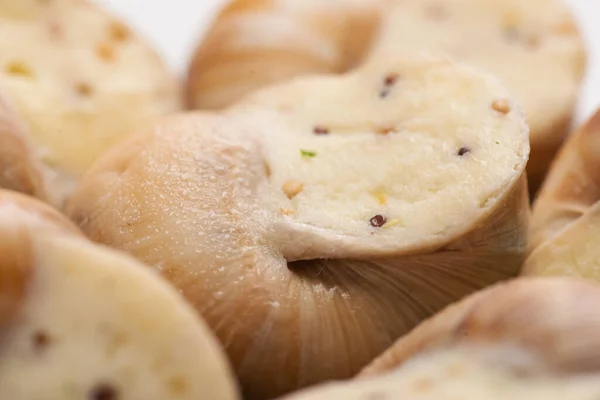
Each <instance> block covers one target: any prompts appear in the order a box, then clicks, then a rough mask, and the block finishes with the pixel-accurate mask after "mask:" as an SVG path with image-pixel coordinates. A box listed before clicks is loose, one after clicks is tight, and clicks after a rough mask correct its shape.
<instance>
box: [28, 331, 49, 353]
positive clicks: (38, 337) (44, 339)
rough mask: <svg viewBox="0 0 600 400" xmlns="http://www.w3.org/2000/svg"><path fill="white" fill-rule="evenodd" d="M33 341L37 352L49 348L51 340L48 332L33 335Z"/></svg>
mask: <svg viewBox="0 0 600 400" xmlns="http://www.w3.org/2000/svg"><path fill="white" fill-rule="evenodd" d="M31 340H32V342H33V347H34V348H35V350H38V351H41V350H44V349H45V348H46V347H48V345H49V344H50V341H51V338H50V335H49V334H48V333H47V332H44V331H37V332H35V333H34V334H33V337H32V338H31Z"/></svg>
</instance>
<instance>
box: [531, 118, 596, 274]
mask: <svg viewBox="0 0 600 400" xmlns="http://www.w3.org/2000/svg"><path fill="white" fill-rule="evenodd" d="M599 170H600V110H598V111H597V112H596V114H595V115H593V116H592V117H591V118H590V120H589V121H587V122H586V123H585V124H584V125H583V126H582V127H581V128H579V129H578V130H577V132H575V133H574V134H572V135H571V137H570V138H569V140H568V141H567V142H566V143H565V145H564V147H563V148H562V149H561V152H560V154H559V156H558V157H557V159H556V160H555V161H554V164H553V165H552V169H551V170H550V173H549V175H548V179H547V181H546V182H545V184H544V187H543V188H542V190H541V192H540V195H539V197H538V199H537V201H536V202H535V204H534V209H533V222H532V226H531V243H530V247H531V250H532V254H531V255H530V257H529V258H528V260H527V262H526V264H525V267H524V270H523V273H524V274H525V275H534V276H535V275H572V276H579V277H584V278H590V279H595V280H598V279H600V240H599V239H598V238H600V236H599V232H600V202H599V200H600V178H599V175H598V171H599Z"/></svg>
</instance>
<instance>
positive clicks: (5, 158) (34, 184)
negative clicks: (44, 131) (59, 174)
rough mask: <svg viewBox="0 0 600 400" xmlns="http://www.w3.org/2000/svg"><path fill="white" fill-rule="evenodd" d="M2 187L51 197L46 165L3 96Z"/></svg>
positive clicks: (0, 117) (0, 111) (0, 115)
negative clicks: (40, 159)
mask: <svg viewBox="0 0 600 400" xmlns="http://www.w3.org/2000/svg"><path fill="white" fill-rule="evenodd" d="M0 142H1V143H2V146H1V147H0V188H2V189H8V190H14V191H16V192H19V193H23V194H26V195H30V196H34V197H37V198H39V199H42V200H47V201H50V202H51V201H52V199H49V198H48V193H47V190H46V183H45V180H44V170H43V168H44V167H43V165H42V164H41V163H40V162H39V160H38V159H37V158H36V155H35V152H34V150H33V147H32V144H31V143H30V142H29V140H28V137H27V135H26V133H25V131H24V128H23V126H22V124H21V123H20V122H19V120H18V118H17V116H16V115H15V113H14V110H12V108H11V107H10V106H9V104H8V102H7V101H6V99H4V98H3V97H2V96H0Z"/></svg>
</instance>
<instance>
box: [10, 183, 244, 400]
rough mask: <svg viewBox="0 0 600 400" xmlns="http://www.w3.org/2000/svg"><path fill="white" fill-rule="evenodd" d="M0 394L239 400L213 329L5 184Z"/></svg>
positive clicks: (152, 278)
mask: <svg viewBox="0 0 600 400" xmlns="http://www.w3.org/2000/svg"><path fill="white" fill-rule="evenodd" d="M0 338H1V339H2V340H1V342H0V371H2V373H0V398H2V399H14V400H26V399H27V400H29V399H46V400H65V399H90V400H121V399H124V400H142V399H144V400H151V399H155V400H164V399H182V400H197V399H214V400H236V399H238V398H239V397H238V395H237V386H236V384H235V383H234V381H233V379H232V376H231V373H230V368H229V365H228V364H227V362H226V360H225V357H224V355H223V354H222V352H221V349H220V348H219V346H218V343H217V342H216V340H215V338H214V337H213V335H212V334H211V333H210V331H209V330H208V329H207V328H206V326H205V324H204V323H203V321H201V320H200V319H199V318H198V316H197V315H195V313H194V312H193V311H192V309H191V307H190V306H189V305H188V304H187V303H186V302H185V300H184V299H183V298H182V297H181V296H180V295H179V294H178V293H177V292H176V291H175V290H174V289H173V288H172V287H170V285H168V284H167V283H166V282H164V281H163V280H162V279H161V278H160V277H158V276H157V275H156V274H154V273H153V272H152V271H150V270H148V268H146V267H145V266H143V265H141V264H140V263H139V262H137V261H135V260H134V259H132V258H131V257H129V256H127V255H124V254H120V253H118V252H116V251H113V250H109V249H107V248H105V247H103V246H99V245H95V244H92V243H90V242H89V241H88V240H87V239H86V238H85V237H84V236H83V235H82V234H81V233H80V231H79V230H78V229H77V228H76V226H75V225H73V224H72V223H71V222H70V221H69V220H68V219H67V218H66V217H64V216H63V215H62V214H59V213H58V212H57V211H56V210H54V209H53V208H50V207H49V206H47V205H45V204H44V203H41V202H39V201H38V200H34V199H32V198H29V197H26V196H23V195H19V194H16V193H15V192H10V191H5V190H0Z"/></svg>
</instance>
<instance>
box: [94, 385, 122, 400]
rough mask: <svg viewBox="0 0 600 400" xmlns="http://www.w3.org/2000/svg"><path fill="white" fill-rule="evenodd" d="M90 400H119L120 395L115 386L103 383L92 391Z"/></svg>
mask: <svg viewBox="0 0 600 400" xmlns="http://www.w3.org/2000/svg"><path fill="white" fill-rule="evenodd" d="M88 398H89V400H118V399H119V393H118V392H117V389H115V388H114V387H113V386H111V385H108V384H106V383H102V384H99V385H97V386H96V387H95V388H93V389H92V391H91V392H90V395H89V397H88Z"/></svg>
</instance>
